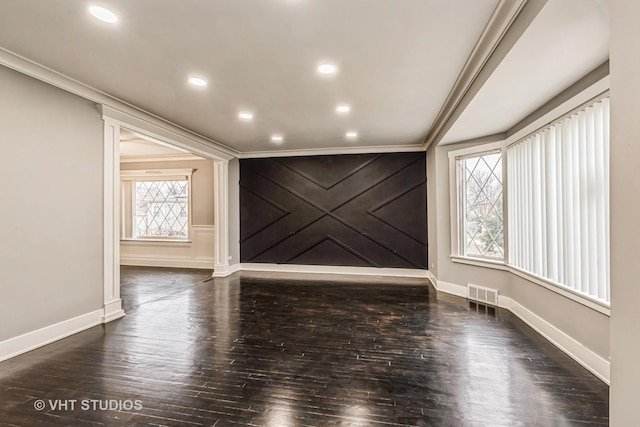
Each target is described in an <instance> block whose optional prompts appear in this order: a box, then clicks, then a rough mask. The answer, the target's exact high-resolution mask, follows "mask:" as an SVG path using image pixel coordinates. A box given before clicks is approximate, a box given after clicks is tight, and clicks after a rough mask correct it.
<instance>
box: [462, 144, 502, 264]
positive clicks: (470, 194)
mask: <svg viewBox="0 0 640 427" xmlns="http://www.w3.org/2000/svg"><path fill="white" fill-rule="evenodd" d="M458 164H459V169H458V170H459V173H461V176H459V177H458V178H459V180H460V185H461V190H462V191H461V194H460V196H461V198H462V200H461V202H462V206H463V209H462V212H461V213H462V215H463V216H462V218H461V222H462V227H461V231H463V233H461V234H462V235H461V247H462V248H463V250H464V253H463V254H462V255H467V256H480V257H490V258H500V259H503V258H504V230H503V218H502V156H501V154H500V153H499V152H494V153H486V154H482V155H479V156H474V157H465V158H463V159H460V160H458Z"/></svg>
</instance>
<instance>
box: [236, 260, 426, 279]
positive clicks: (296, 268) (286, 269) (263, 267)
mask: <svg viewBox="0 0 640 427" xmlns="http://www.w3.org/2000/svg"><path fill="white" fill-rule="evenodd" d="M240 270H241V271H270V272H271V271H272V272H278V273H320V274H342V275H344V274H346V275H358V276H384V277H415V278H420V279H428V278H429V274H428V273H427V270H419V269H409V268H378V267H347V266H332V265H299V264H267V263H264V264H263V263H243V264H240Z"/></svg>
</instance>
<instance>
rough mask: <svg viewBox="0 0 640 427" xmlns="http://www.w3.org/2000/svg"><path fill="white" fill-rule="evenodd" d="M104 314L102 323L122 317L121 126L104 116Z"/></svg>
mask: <svg viewBox="0 0 640 427" xmlns="http://www.w3.org/2000/svg"><path fill="white" fill-rule="evenodd" d="M104 120H105V122H104V304H103V308H104V313H103V315H102V323H108V322H111V321H112V320H116V319H119V318H121V317H123V316H124V310H123V309H122V300H121V299H120V236H119V234H120V125H119V124H117V123H116V122H114V121H112V120H109V119H106V118H105V119H104Z"/></svg>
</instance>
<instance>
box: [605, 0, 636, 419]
mask: <svg viewBox="0 0 640 427" xmlns="http://www.w3.org/2000/svg"><path fill="white" fill-rule="evenodd" d="M609 3H610V11H611V25H610V26H611V38H610V56H611V391H610V399H611V407H610V411H611V414H610V415H611V425H612V426H614V427H621V426H635V425H638V389H639V388H640V358H639V355H640V308H639V307H638V301H640V262H639V261H638V238H639V234H640V233H639V232H640V126H639V125H638V122H639V120H640V55H639V54H638V41H639V40H640V27H639V26H638V17H640V2H638V1H631V0H611V1H610V2H609Z"/></svg>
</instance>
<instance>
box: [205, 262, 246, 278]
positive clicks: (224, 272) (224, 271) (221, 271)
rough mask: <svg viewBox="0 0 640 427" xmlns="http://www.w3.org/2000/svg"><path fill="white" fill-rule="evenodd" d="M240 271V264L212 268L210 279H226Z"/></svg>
mask: <svg viewBox="0 0 640 427" xmlns="http://www.w3.org/2000/svg"><path fill="white" fill-rule="evenodd" d="M239 270H240V264H232V265H220V266H216V267H214V268H213V274H211V277H227V276H230V275H232V274H233V273H235V272H236V271H239Z"/></svg>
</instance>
